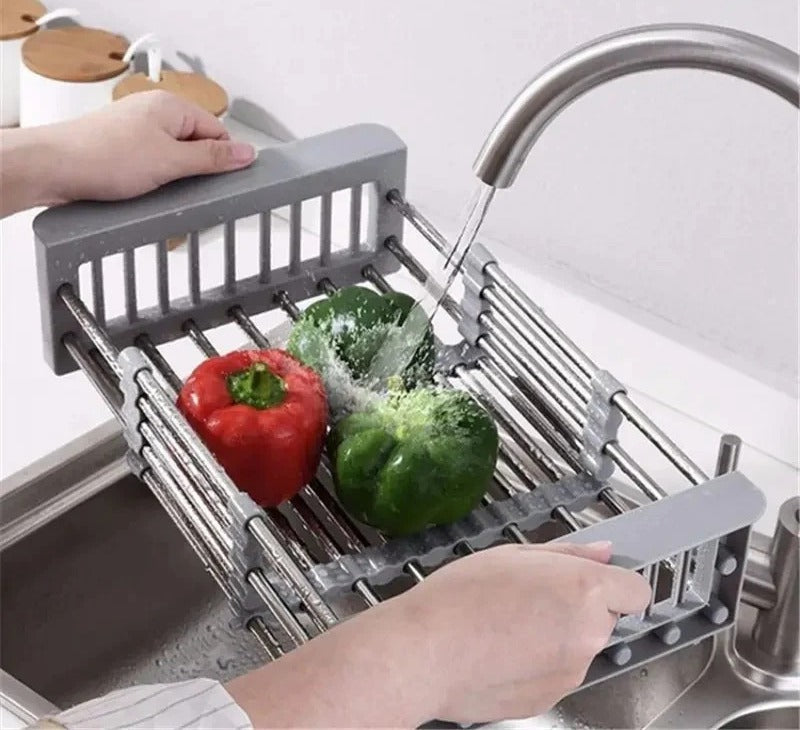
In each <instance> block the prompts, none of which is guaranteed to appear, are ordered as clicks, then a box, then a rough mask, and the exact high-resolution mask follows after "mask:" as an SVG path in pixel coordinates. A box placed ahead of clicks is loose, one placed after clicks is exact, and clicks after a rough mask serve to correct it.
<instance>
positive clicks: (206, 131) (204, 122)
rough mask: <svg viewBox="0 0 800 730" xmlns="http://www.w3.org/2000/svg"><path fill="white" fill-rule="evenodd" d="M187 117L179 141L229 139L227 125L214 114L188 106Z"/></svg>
mask: <svg viewBox="0 0 800 730" xmlns="http://www.w3.org/2000/svg"><path fill="white" fill-rule="evenodd" d="M184 114H185V117H184V121H183V124H182V125H181V134H180V136H179V137H178V139H229V138H230V137H229V135H228V130H227V129H225V125H223V123H222V122H221V121H220V120H219V119H218V118H217V117H215V116H214V115H213V114H211V113H209V112H207V111H206V110H205V109H201V108H200V107H198V106H194V105H192V104H186V109H185V111H184Z"/></svg>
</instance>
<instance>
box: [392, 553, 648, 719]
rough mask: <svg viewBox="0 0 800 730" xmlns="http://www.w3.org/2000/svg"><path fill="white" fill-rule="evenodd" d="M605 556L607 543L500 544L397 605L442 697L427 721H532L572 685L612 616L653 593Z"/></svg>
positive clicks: (634, 608) (450, 568)
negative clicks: (411, 621)
mask: <svg viewBox="0 0 800 730" xmlns="http://www.w3.org/2000/svg"><path fill="white" fill-rule="evenodd" d="M610 552H611V549H610V546H608V545H607V544H600V545H596V546H571V545H562V544H559V545H548V544H543V545H505V546H502V547H497V548H494V549H491V550H486V551H482V552H479V553H476V554H475V555H471V556H469V557H465V558H462V559H460V560H457V561H455V562H454V563H452V564H450V565H447V566H445V567H444V568H442V569H440V570H438V571H436V572H435V573H433V574H432V575H431V576H429V577H428V578H427V580H425V581H424V582H423V583H421V584H420V585H418V586H416V587H414V588H412V589H411V590H410V591H408V592H406V593H404V594H402V595H401V596H400V597H398V598H397V599H395V601H396V603H397V608H398V609H399V610H402V611H404V612H406V613H407V614H408V615H410V616H414V617H415V621H416V622H417V623H418V625H419V627H420V628H421V629H423V630H424V635H425V636H426V637H427V648H426V649H425V646H421V647H417V648H418V649H424V650H425V651H426V657H425V660H426V663H427V664H428V665H429V666H430V667H431V670H432V671H431V676H430V678H429V681H431V682H433V683H434V686H435V687H436V690H435V691H434V692H433V696H438V697H439V698H440V704H439V705H438V706H435V707H433V708H432V709H431V712H430V713H428V714H430V715H431V718H434V717H435V718H437V719H440V720H449V721H452V722H464V723H475V722H490V721H495V720H501V719H514V718H522V717H530V716H532V715H537V714H540V713H542V712H544V711H546V710H548V709H550V708H551V707H552V706H553V705H555V704H556V703H557V702H558V701H559V700H560V699H562V698H563V697H564V696H565V695H567V694H568V693H569V692H571V691H572V690H574V689H575V688H577V687H578V686H579V685H580V684H581V682H582V681H583V679H584V677H585V675H586V671H587V670H588V668H589V664H590V663H591V661H592V659H593V658H594V657H595V656H596V655H597V654H598V653H599V652H600V651H602V649H603V648H604V646H605V645H606V643H607V642H608V639H609V637H610V635H611V632H612V630H613V628H614V625H615V624H616V621H617V618H618V615H619V614H623V613H635V612H638V611H641V610H643V609H644V608H645V607H646V606H647V604H648V602H649V600H650V596H651V589H650V586H649V584H648V583H647V581H646V580H645V579H644V578H643V577H642V576H640V575H638V574H636V573H634V572H631V571H627V570H623V569H622V568H618V567H616V566H610V565H605V564H604V563H607V562H608V560H609V558H610ZM387 607H388V606H387ZM416 634H417V635H419V631H417V632H416Z"/></svg>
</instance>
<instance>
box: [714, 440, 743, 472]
mask: <svg viewBox="0 0 800 730" xmlns="http://www.w3.org/2000/svg"><path fill="white" fill-rule="evenodd" d="M741 448H742V440H741V439H740V438H739V437H738V436H736V435H735V434H732V433H726V434H723V435H722V437H721V438H720V440H719V452H718V453H717V466H716V469H715V470H714V475H715V476H722V475H723V474H729V473H730V472H732V471H736V468H737V466H738V465H739V452H740V450H741Z"/></svg>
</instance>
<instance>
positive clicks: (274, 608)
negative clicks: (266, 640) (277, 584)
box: [247, 570, 309, 646]
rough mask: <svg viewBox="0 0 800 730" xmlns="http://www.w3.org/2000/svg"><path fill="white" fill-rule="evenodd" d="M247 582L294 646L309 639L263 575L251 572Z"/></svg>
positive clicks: (258, 572)
mask: <svg viewBox="0 0 800 730" xmlns="http://www.w3.org/2000/svg"><path fill="white" fill-rule="evenodd" d="M247 582H248V583H249V584H250V585H251V586H252V587H253V590H255V591H256V592H257V593H258V596H259V598H261V600H262V601H264V604H265V605H266V606H267V608H269V610H270V613H272V615H273V616H274V617H275V618H276V619H277V621H278V623H279V624H280V626H281V628H282V629H283V630H284V631H285V632H286V633H287V635H288V636H289V638H290V639H291V640H292V641H293V642H294V643H295V644H296V645H298V646H299V645H300V644H304V643H305V642H306V641H308V639H309V635H308V632H307V631H306V630H305V629H304V628H303V625H302V624H301V623H300V622H299V621H298V620H297V617H296V616H295V615H294V614H293V613H292V611H291V610H290V609H289V607H288V606H287V605H286V604H285V603H284V602H283V599H282V598H281V597H280V596H279V595H278V592H277V591H276V590H275V589H274V588H273V587H272V586H271V585H270V584H269V581H268V580H267V579H266V577H265V576H264V574H263V573H262V572H261V571H260V570H252V571H250V573H249V574H248V575H247Z"/></svg>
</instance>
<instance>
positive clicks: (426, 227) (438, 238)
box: [386, 190, 451, 255]
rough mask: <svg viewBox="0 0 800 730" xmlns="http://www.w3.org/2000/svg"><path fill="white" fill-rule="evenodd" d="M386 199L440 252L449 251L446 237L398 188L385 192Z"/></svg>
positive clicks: (445, 252)
mask: <svg viewBox="0 0 800 730" xmlns="http://www.w3.org/2000/svg"><path fill="white" fill-rule="evenodd" d="M386 200H388V201H389V202H390V203H391V204H392V205H394V206H395V207H396V208H397V209H398V210H399V211H400V213H402V215H403V217H404V218H405V219H406V220H407V221H408V222H409V223H410V224H411V225H412V226H414V228H416V229H417V230H418V231H419V232H420V233H421V234H422V235H423V236H424V237H425V238H426V239H427V240H428V241H429V242H430V243H431V244H432V245H433V247H434V248H435V249H436V250H437V251H438V252H439V253H440V254H443V255H444V254H447V253H449V252H450V248H451V246H450V244H449V243H448V242H447V239H446V238H445V237H444V236H443V235H442V234H441V233H439V231H438V230H437V228H436V226H434V225H433V224H432V223H431V222H430V221H429V220H428V219H427V218H426V217H425V216H424V215H422V213H420V212H419V211H418V210H417V209H416V208H415V207H414V206H413V205H411V203H409V202H408V201H407V200H406V199H405V198H404V197H403V196H402V195H401V194H400V191H399V190H390V191H389V192H388V193H387V194H386Z"/></svg>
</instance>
